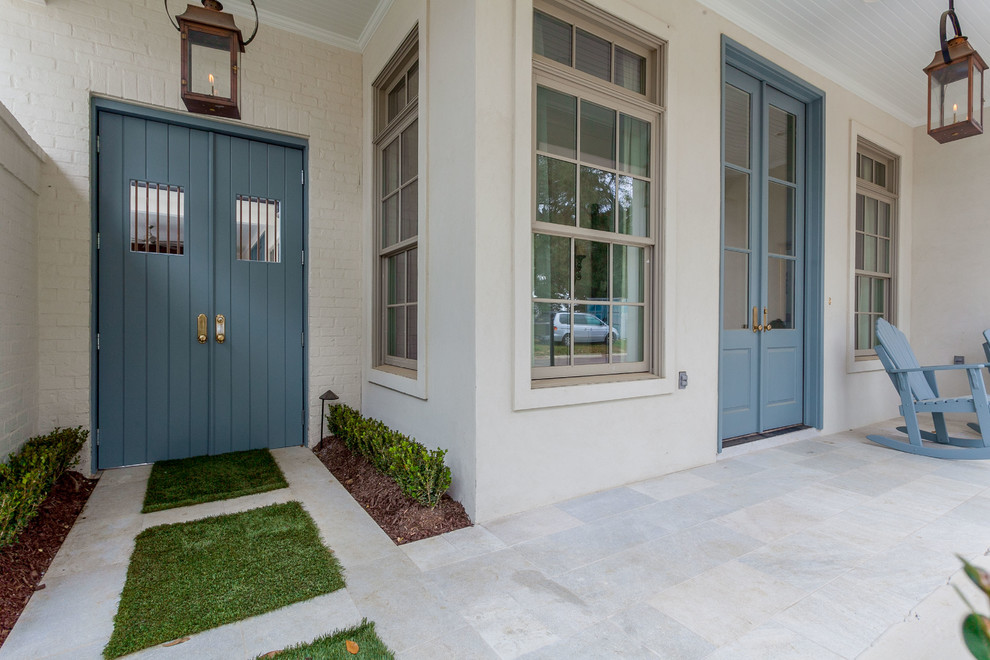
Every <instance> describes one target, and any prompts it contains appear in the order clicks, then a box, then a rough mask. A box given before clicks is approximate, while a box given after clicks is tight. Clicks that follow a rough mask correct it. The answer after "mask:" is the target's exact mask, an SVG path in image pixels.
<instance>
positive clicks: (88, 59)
mask: <svg viewBox="0 0 990 660" xmlns="http://www.w3.org/2000/svg"><path fill="white" fill-rule="evenodd" d="M172 4H173V5H175V6H174V7H172V9H173V11H181V9H182V6H181V5H182V3H172ZM0 17H2V20H0V103H3V104H4V105H6V106H7V107H8V108H9V109H10V111H11V113H12V114H13V116H14V117H15V118H16V119H17V121H18V122H20V123H21V124H22V125H23V126H24V128H25V129H26V130H27V132H28V133H29V134H30V136H31V137H32V138H33V139H34V140H35V141H36V142H37V143H38V144H39V145H40V146H41V148H42V149H43V150H44V152H45V153H46V154H47V155H48V157H49V158H48V161H47V163H46V164H45V166H44V168H43V172H42V189H41V195H40V199H39V202H38V204H39V208H38V216H37V217H38V235H37V240H38V245H39V250H38V265H37V269H36V272H37V290H38V319H39V332H38V354H39V365H40V373H39V391H40V394H39V410H40V412H39V416H38V425H39V426H40V428H41V429H43V430H46V429H48V428H50V427H51V426H54V425H62V426H67V425H77V424H82V425H84V426H87V427H88V426H89V424H90V421H91V418H90V397H91V385H90V383H91V373H90V341H91V328H90V309H91V300H92V296H93V291H92V287H91V275H90V268H91V263H90V242H91V234H92V229H91V218H90V171H89V170H90V166H89V162H90V110H89V108H90V95H91V93H95V94H101V95H107V96H112V97H117V98H120V99H123V100H128V101H138V102H142V103H149V104H153V105H156V106H162V107H167V108H174V109H180V110H181V109H184V106H183V105H182V101H181V99H180V97H179V35H178V33H177V32H176V31H175V29H174V28H173V27H172V26H171V25H170V24H169V22H168V18H167V17H166V15H165V12H164V10H163V8H162V3H161V2H159V1H158V0H72V2H57V3H55V2H51V3H49V4H48V5H37V4H34V3H28V2H24V0H0ZM237 20H238V23H239V25H240V26H241V27H242V28H243V29H245V30H250V29H251V21H249V20H247V19H243V18H238V19H237ZM241 84H242V93H241V99H242V102H241V103H242V112H241V116H242V122H243V123H244V124H247V125H253V126H258V127H262V128H269V129H276V130H281V131H289V132H293V133H299V134H302V135H305V136H307V137H308V138H309V146H310V156H309V178H308V181H307V194H308V196H309V239H308V240H309V254H308V255H307V269H308V274H309V298H308V312H309V335H308V339H307V344H308V355H309V364H308V378H309V383H308V384H309V397H308V398H309V400H310V418H309V422H310V423H309V427H310V433H309V440H310V442H312V441H314V440H316V439H317V436H318V434H319V423H320V419H319V406H318V405H317V404H318V403H319V402H318V401H315V399H316V397H317V396H318V395H319V394H320V393H321V392H323V391H324V390H325V389H327V388H328V387H329V388H333V390H334V391H335V392H337V393H338V394H339V395H340V396H341V398H342V399H343V400H344V401H345V402H347V403H349V404H351V405H359V404H360V391H361V390H360V375H361V366H360V361H359V356H360V355H361V354H362V344H361V342H362V336H363V335H362V332H361V324H362V315H361V308H362V295H361V271H360V261H361V260H360V255H361V249H362V247H361V236H362V232H361V196H360V186H361V181H360V172H361V140H362V134H361V112H362V107H361V104H362V101H361V56H360V54H358V53H353V52H350V51H346V50H342V49H339V48H335V47H333V46H329V45H326V44H322V43H319V42H316V41H313V40H310V39H306V38H303V37H300V36H297V35H292V34H288V33H286V32H283V31H280V30H277V29H275V28H271V27H267V26H265V25H264V24H262V26H261V28H260V30H259V31H258V36H257V38H256V39H255V41H254V42H252V43H251V45H250V46H249V47H248V49H247V53H246V54H244V55H242V59H241ZM3 267H5V268H6V267H7V264H4V265H3ZM30 277H31V282H32V283H33V282H34V276H33V275H32V276H30ZM3 341H6V340H5V339H4V340H3ZM2 387H3V385H2V384H0V389H2ZM3 419H5V418H4V417H3V414H2V413H0V420H3ZM0 437H2V436H0ZM88 456H89V452H87V451H84V457H85V459H86V460H88ZM83 467H84V468H85V467H88V466H87V465H84V466H83Z"/></svg>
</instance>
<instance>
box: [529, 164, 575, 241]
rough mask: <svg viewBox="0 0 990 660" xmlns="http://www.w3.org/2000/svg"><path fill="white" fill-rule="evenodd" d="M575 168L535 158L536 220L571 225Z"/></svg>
mask: <svg viewBox="0 0 990 660" xmlns="http://www.w3.org/2000/svg"><path fill="white" fill-rule="evenodd" d="M576 198H577V166H576V165H575V164H574V163H565V162H564V161H562V160H557V159H556V158H549V157H547V156H537V157H536V219H537V220H538V221H540V222H552V223H554V224H558V225H570V226H571V227H573V226H574V223H575V206H576V205H577V201H576Z"/></svg>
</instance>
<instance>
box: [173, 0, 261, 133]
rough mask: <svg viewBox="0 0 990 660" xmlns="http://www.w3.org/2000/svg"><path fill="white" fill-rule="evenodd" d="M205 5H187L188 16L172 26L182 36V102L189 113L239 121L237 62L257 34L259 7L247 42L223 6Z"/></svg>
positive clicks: (206, 1) (210, 1)
mask: <svg viewBox="0 0 990 660" xmlns="http://www.w3.org/2000/svg"><path fill="white" fill-rule="evenodd" d="M202 2H203V6H202V7H196V6H195V5H187V6H186V11H185V13H184V14H181V15H180V16H176V17H175V18H176V20H177V21H178V25H176V24H175V23H174V22H173V23H172V24H173V26H174V27H175V28H176V29H177V30H178V31H179V32H180V33H181V34H182V39H181V49H182V101H183V102H184V103H185V104H186V108H188V109H189V111H190V112H197V113H200V114H204V115H215V116H217V117H232V118H234V119H240V118H241V111H240V109H239V108H238V103H239V101H240V95H239V85H238V74H239V72H240V66H239V64H238V61H239V60H238V58H239V55H240V53H243V52H244V47H245V46H246V45H248V44H249V43H251V41H252V40H253V39H254V37H255V35H256V34H257V33H258V7H257V6H256V5H255V4H254V0H251V6H252V7H253V8H254V19H255V25H254V32H253V33H251V36H250V38H248V40H247V41H244V39H243V37H242V36H241V31H240V29H238V27H237V25H236V24H235V23H234V17H233V16H231V15H230V14H227V13H225V12H224V11H223V5H221V4H220V3H219V2H217V0H202ZM165 11H166V12H168V4H167V0H166V5H165ZM169 20H172V15H171V14H169Z"/></svg>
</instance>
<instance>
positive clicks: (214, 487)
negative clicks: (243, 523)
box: [141, 449, 288, 513]
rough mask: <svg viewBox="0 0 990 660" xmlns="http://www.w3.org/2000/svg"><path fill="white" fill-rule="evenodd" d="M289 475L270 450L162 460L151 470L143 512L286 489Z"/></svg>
mask: <svg viewBox="0 0 990 660" xmlns="http://www.w3.org/2000/svg"><path fill="white" fill-rule="evenodd" d="M286 486H288V484H287V483H286V481H285V475H283V474H282V470H281V469H280V468H279V467H278V464H277V463H275V459H274V458H273V457H272V453H271V452H270V451H268V450H267V449H252V450H250V451H239V452H234V453H232V454H219V455H217V456H196V457H193V458H181V459H176V460H171V461H158V462H157V463H155V465H154V466H153V467H152V468H151V475H150V476H149V477H148V490H147V491H145V494H144V507H143V508H142V509H141V513H151V512H152V511H161V510H163V509H172V508H175V507H179V506H189V505H191V504H202V503H203V502H214V501H216V500H229V499H231V498H234V497H241V496H242V495H253V494H255V493H264V492H265V491H269V490H275V489H276V488H285V487H286Z"/></svg>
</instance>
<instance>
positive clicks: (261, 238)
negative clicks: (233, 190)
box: [234, 195, 282, 263]
mask: <svg viewBox="0 0 990 660" xmlns="http://www.w3.org/2000/svg"><path fill="white" fill-rule="evenodd" d="M234 207H235V208H236V218H235V221H234V222H235V223H236V224H235V227H234V231H236V232H237V258H238V259H240V260H242V261H266V262H269V263H278V262H280V261H281V260H282V249H281V247H282V246H281V243H282V241H281V233H282V232H281V227H280V224H281V223H280V220H281V212H280V205H279V202H278V200H276V199H265V198H262V197H250V196H245V195H237V198H236V200H235V202H234Z"/></svg>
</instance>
